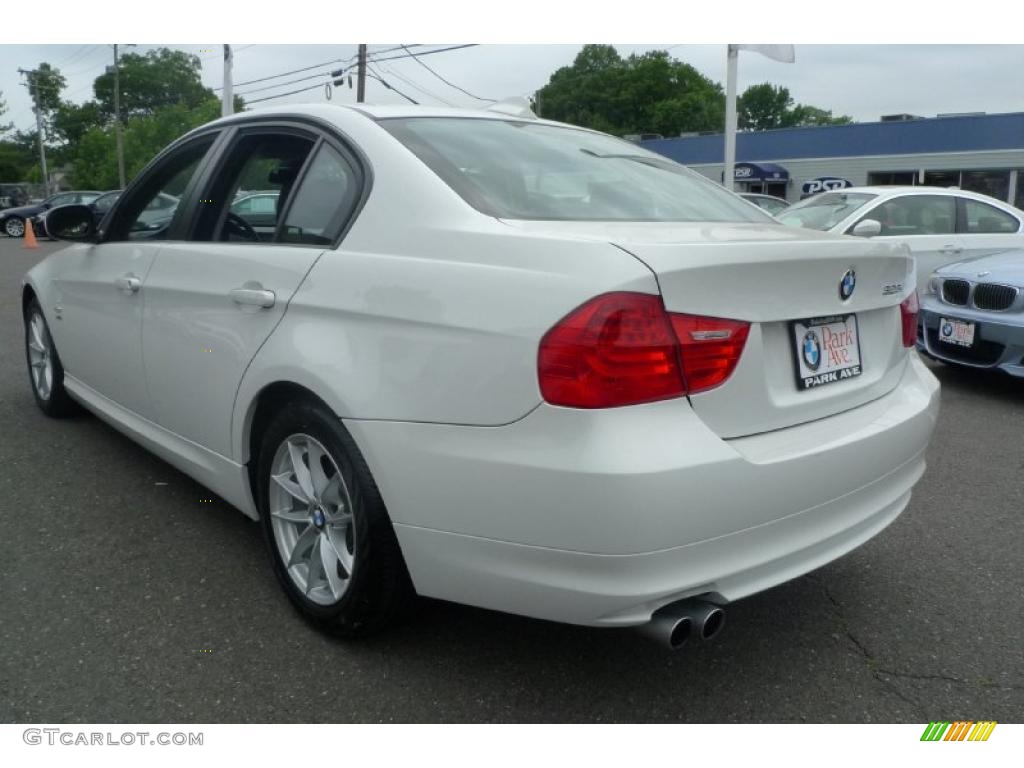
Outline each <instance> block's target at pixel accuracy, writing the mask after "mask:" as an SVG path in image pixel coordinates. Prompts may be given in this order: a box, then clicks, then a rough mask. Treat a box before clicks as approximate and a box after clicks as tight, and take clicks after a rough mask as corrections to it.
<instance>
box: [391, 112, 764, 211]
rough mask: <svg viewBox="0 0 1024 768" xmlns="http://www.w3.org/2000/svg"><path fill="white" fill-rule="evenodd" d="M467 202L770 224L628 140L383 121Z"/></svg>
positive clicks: (482, 124)
mask: <svg viewBox="0 0 1024 768" xmlns="http://www.w3.org/2000/svg"><path fill="white" fill-rule="evenodd" d="M381 125H382V126H383V127H384V128H385V129H387V130H388V131H389V132H390V133H391V134H392V135H393V136H395V137H396V138H397V139H398V140H399V141H401V142H402V143H403V144H404V145H405V146H406V147H408V148H409V149H410V150H411V151H412V152H413V153H414V154H415V155H416V156H417V157H419V158H420V160H422V161H423V162H424V163H426V164H427V166H429V167H430V169H431V170H433V171H434V172H435V173H436V174H437V175H438V176H440V177H441V178H442V179H444V181H445V182H447V183H448V185H449V186H451V187H452V189H454V190H455V191H456V192H458V193H459V194H460V195H461V196H462V197H463V198H464V199H465V200H466V202H467V203H469V204H470V205H472V206H473V207H474V208H476V209H477V210H479V211H482V212H483V213H486V214H488V215H490V216H496V217H498V218H507V219H544V220H558V221H737V222H758V223H764V222H772V221H773V219H771V218H770V217H768V216H767V215H765V214H763V213H761V212H760V211H758V210H757V209H755V208H753V207H752V206H750V205H747V204H746V203H744V202H743V201H742V200H740V199H739V198H738V197H736V196H735V195H733V194H732V193H731V192H727V191H726V190H725V189H723V188H722V187H720V186H719V185H717V184H715V183H714V182H712V181H710V180H708V179H706V178H704V177H703V176H701V175H700V174H697V173H694V172H693V171H690V170H688V169H686V168H684V167H683V166H681V165H679V164H678V163H674V162H673V161H671V160H669V159H667V158H665V157H662V156H661V155H656V154H654V153H652V152H647V151H645V150H643V149H640V148H639V147H638V146H637V145H635V144H632V143H630V142H626V141H621V140H619V139H614V138H612V137H610V136H605V135H602V134H597V133H591V132H590V131H584V130H578V129H574V128H563V127H558V126H551V125H543V124H537V123H533V122H528V121H521V120H485V119H474V118H452V117H414V118H400V119H387V120H382V121H381Z"/></svg>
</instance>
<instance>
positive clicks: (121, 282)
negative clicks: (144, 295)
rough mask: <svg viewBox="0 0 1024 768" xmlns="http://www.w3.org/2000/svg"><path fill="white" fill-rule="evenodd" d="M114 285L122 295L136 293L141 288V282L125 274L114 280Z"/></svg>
mask: <svg viewBox="0 0 1024 768" xmlns="http://www.w3.org/2000/svg"><path fill="white" fill-rule="evenodd" d="M114 285H116V286H117V289H118V290H119V291H121V292H122V293H137V292H138V290H139V288H141V287H142V281H141V280H140V279H139V278H137V277H136V276H135V275H132V274H127V275H122V276H121V277H119V278H117V279H116V280H114Z"/></svg>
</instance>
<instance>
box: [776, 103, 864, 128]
mask: <svg viewBox="0 0 1024 768" xmlns="http://www.w3.org/2000/svg"><path fill="white" fill-rule="evenodd" d="M852 122H853V118H852V117H850V116H849V115H835V116H833V115H832V110H831V109H820V108H819V107H812V106H809V105H807V104H797V105H796V106H795V107H793V109H792V110H791V111H790V113H789V115H788V116H787V118H786V126H787V127H789V126H794V127H795V126H804V125H848V124H850V123H852Z"/></svg>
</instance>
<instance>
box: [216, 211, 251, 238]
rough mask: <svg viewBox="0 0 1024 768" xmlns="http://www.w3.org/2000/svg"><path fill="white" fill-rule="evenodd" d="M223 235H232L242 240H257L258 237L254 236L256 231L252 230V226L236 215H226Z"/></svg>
mask: <svg viewBox="0 0 1024 768" xmlns="http://www.w3.org/2000/svg"><path fill="white" fill-rule="evenodd" d="M224 229H225V234H228V233H230V234H233V235H237V236H238V237H241V238H242V239H243V240H259V239H260V236H259V235H258V234H256V230H255V229H253V228H252V225H251V224H250V223H249V222H248V221H246V220H245V219H243V218H242V217H241V216H239V215H238V214H237V213H228V215H227V218H226V219H225V220H224Z"/></svg>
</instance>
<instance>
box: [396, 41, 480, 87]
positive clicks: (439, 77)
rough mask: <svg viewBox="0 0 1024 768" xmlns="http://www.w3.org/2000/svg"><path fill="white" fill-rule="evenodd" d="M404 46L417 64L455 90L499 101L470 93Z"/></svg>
mask: <svg viewBox="0 0 1024 768" xmlns="http://www.w3.org/2000/svg"><path fill="white" fill-rule="evenodd" d="M402 48H404V49H405V52H406V53H408V54H409V55H410V56H412V57H413V59H415V60H416V63H417V64H419V65H420V66H421V67H423V68H424V69H425V70H427V72H429V73H430V74H432V75H433V76H434V77H436V78H437V79H438V80H440V81H441V82H442V83H444V84H446V85H450V86H451V87H452V88H454V89H455V90H457V91H462V92H463V93H464V94H466V95H467V96H469V97H471V98H474V99H477V100H478V101H497V99H485V98H484V97H483V96H477V95H476V94H474V93H470V92H469V91H467V90H466V89H465V88H462V87H461V86H458V85H456V84H455V83H453V82H452V81H451V80H447V79H445V78H444V77H442V76H441V75H439V74H438V73H437V72H435V71H434V70H433V69H431V68H430V67H428V66H427V65H426V64H425V63H424V62H422V61H420V59H419V56H417V55H416V54H415V53H413V52H412V51H410V50H409V49H408V48H406V47H405V46H404V45H403V46H402Z"/></svg>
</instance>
